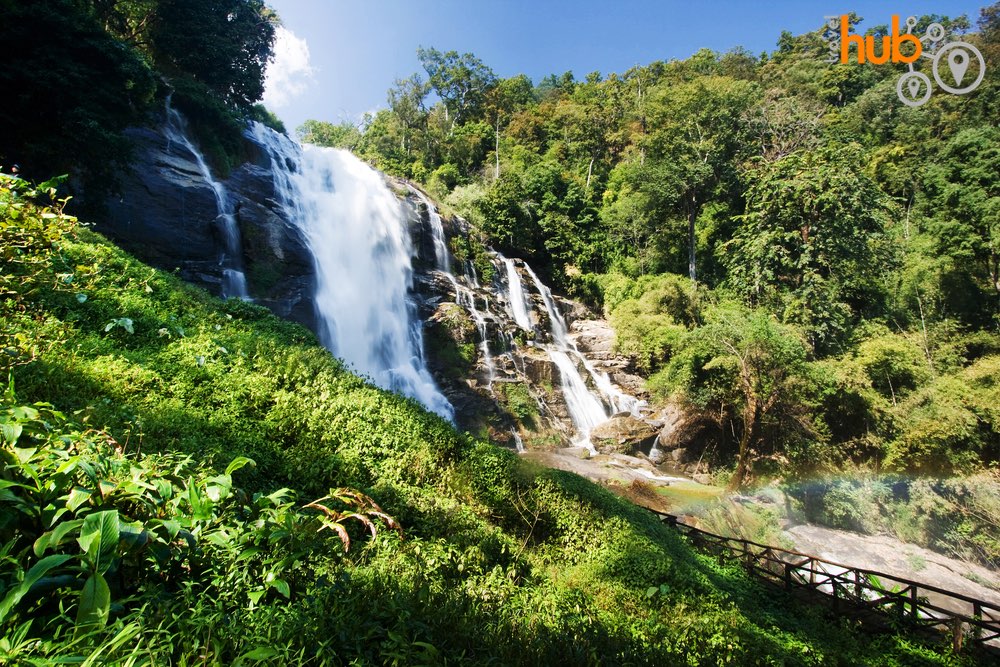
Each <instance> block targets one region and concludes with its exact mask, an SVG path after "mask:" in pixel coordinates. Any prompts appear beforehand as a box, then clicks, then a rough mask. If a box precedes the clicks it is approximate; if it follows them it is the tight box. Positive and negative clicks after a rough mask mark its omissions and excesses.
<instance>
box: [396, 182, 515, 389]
mask: <svg viewBox="0 0 1000 667" xmlns="http://www.w3.org/2000/svg"><path fill="white" fill-rule="evenodd" d="M410 191H411V192H413V194H414V195H416V197H417V198H418V199H419V200H420V201H421V202H422V203H423V204H424V206H425V207H427V218H428V220H429V222H430V228H431V239H432V240H433V242H434V259H435V262H436V264H437V268H438V271H441V272H442V273H443V274H444V275H445V276H446V277H447V278H448V282H450V283H451V286H452V288H453V289H454V290H455V303H457V304H458V305H459V306H461V307H462V308H465V309H466V310H467V311H468V312H469V316H470V317H472V322H473V323H474V324H475V325H476V333H478V334H479V352H480V353H481V354H482V355H483V364H484V365H485V366H486V375H487V387H488V388H489V390H490V391H493V380H495V379H496V364H495V363H494V362H493V354H492V353H491V352H490V341H489V336H488V334H487V329H486V318H485V317H484V316H483V314H482V313H481V312H479V309H478V308H477V307H476V293H475V292H474V291H473V290H472V289H470V288H469V287H465V286H463V285H460V284H459V282H458V279H457V278H456V277H455V274H454V273H452V270H451V256H450V255H449V254H448V243H447V237H446V236H445V233H444V224H443V223H442V221H441V215H440V214H439V213H438V211H437V208H436V207H435V206H434V203H433V202H432V201H431V200H430V199H428V198H427V196H426V195H424V193H423V192H421V191H420V190H417V189H416V188H413V187H411V188H410ZM470 264H471V263H470ZM465 268H466V273H465V280H466V282H467V283H468V284H469V285H470V286H471V287H478V286H479V284H478V281H477V280H476V278H475V275H476V274H475V269H473V271H472V273H471V274H470V273H469V270H468V265H465Z"/></svg>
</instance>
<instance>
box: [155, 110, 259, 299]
mask: <svg viewBox="0 0 1000 667" xmlns="http://www.w3.org/2000/svg"><path fill="white" fill-rule="evenodd" d="M172 97H173V93H172V92H171V93H168V94H167V101H166V114H167V124H166V126H165V127H164V132H165V134H166V136H167V142H168V143H167V148H168V150H169V148H170V142H174V141H176V142H177V143H178V144H180V145H181V146H183V147H184V148H186V149H187V150H188V151H189V152H190V153H191V154H192V155H193V156H194V159H195V162H196V163H197V165H198V169H199V171H201V175H202V177H203V178H204V179H205V182H206V183H208V184H209V186H211V188H212V192H214V193H215V206H216V210H217V211H218V218H217V220H218V221H219V223H220V227H221V228H222V240H223V243H224V244H225V250H224V252H223V253H222V256H221V257H220V258H219V265H220V266H222V296H223V298H230V297H232V298H237V299H246V298H248V297H249V294H248V293H247V279H246V275H245V274H244V273H243V251H242V243H241V241H240V229H239V227H238V226H237V224H236V216H235V215H234V214H233V209H232V206H230V204H229V196H228V195H227V193H226V188H225V187H224V186H223V185H222V183H220V182H218V181H217V180H215V179H214V178H212V170H211V169H209V168H208V163H206V162H205V156H204V155H202V154H201V151H199V150H198V149H197V148H196V147H195V145H194V142H192V141H191V140H190V139H189V138H188V134H187V122H186V121H185V120H184V117H183V116H182V115H181V114H180V112H179V111H177V110H176V109H174V107H173V105H172V104H171V98H172Z"/></svg>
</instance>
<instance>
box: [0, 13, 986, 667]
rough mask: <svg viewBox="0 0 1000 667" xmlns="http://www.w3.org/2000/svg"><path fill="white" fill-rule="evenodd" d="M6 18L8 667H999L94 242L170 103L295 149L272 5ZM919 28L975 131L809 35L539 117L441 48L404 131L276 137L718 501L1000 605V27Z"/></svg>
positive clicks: (712, 59)
mask: <svg viewBox="0 0 1000 667" xmlns="http://www.w3.org/2000/svg"><path fill="white" fill-rule="evenodd" d="M0 12H2V16H3V17H4V18H3V22H2V25H0V43H2V44H3V45H4V51H5V54H6V55H5V59H4V63H3V65H2V66H0V90H3V91H4V93H3V97H2V100H0V255H2V259H0V261H2V267H3V270H2V273H0V321H2V329H0V372H2V380H3V382H2V385H3V386H2V388H0V389H2V392H0V439H2V449H0V459H2V463H0V664H10V665H50V664H83V665H99V664H114V665H118V664H120V665H167V664H170V665H195V664H227V665H254V664H275V665H278V664H303V665H327V664H330V665H335V664H336V665H340V664H386V665H408V664H421V665H438V664H483V665H486V664H493V665H498V664H545V665H556V664H609V665H610V664H622V665H639V664H648V665H674V664H678V665H680V664H688V665H701V664H719V665H722V664H769V665H859V664H864V665H937V664H942V665H965V664H978V663H980V662H982V663H984V664H985V663H986V662H988V660H989V659H990V657H989V656H986V655H984V654H980V653H977V652H976V651H975V650H972V649H970V650H968V651H966V652H964V653H960V654H955V653H953V652H952V650H951V643H950V639H948V638H937V637H934V636H925V635H918V634H914V633H912V632H911V631H910V630H909V629H908V628H906V627H903V626H894V625H890V626H889V627H885V628H879V629H873V628H870V627H868V626H865V625H862V624H861V623H859V622H858V621H857V620H855V619H853V618H852V617H851V616H850V615H841V616H835V615H832V614H831V613H830V612H829V611H828V609H827V608H826V607H823V606H820V605H815V604H811V603H810V602H809V601H808V600H804V599H802V598H799V597H793V596H791V595H789V594H788V593H786V592H784V591H781V590H778V589H774V588H769V587H765V586H764V585H762V584H760V583H759V582H757V581H756V580H754V579H752V578H751V577H750V576H749V575H748V574H746V573H745V572H744V570H743V569H742V568H741V567H740V566H739V565H738V564H735V563H730V564H723V563H720V562H719V561H718V560H717V559H715V558H713V557H711V556H709V555H705V554H703V553H700V552H698V551H696V550H695V549H694V548H692V546H691V545H690V544H689V543H688V542H687V541H685V540H684V539H683V538H682V537H681V536H680V535H679V534H678V533H677V532H676V531H673V530H672V529H671V528H669V527H666V526H664V525H663V524H661V523H660V521H659V520H658V519H657V518H656V517H655V516H654V515H653V514H651V513H649V512H648V511H646V510H645V509H642V508H641V507H637V506H636V505H634V504H633V503H631V502H629V501H628V500H627V499H623V498H621V497H619V496H617V495H615V494H613V493H611V492H610V491H608V490H607V489H604V488H601V487H600V486H598V485H596V484H594V483H591V482H589V481H586V480H584V479H582V478H580V477H578V476H576V475H574V474H571V473H568V472H562V471H557V470H551V469H548V468H545V467H542V466H539V465H536V464H533V463H531V462H529V461H527V460H525V459H524V458H522V457H519V456H518V455H517V454H516V453H515V452H514V451H512V450H510V449H506V448H502V447H497V446H495V445H494V444H490V443H488V442H486V441H484V440H483V439H482V438H480V437H478V435H475V434H469V433H462V432H458V431H457V430H456V429H455V428H453V426H452V425H451V424H450V423H448V422H447V421H446V420H444V419H442V418H440V417H438V416H436V415H434V414H432V413H430V412H428V411H427V410H425V409H424V408H423V407H422V406H421V405H420V404H419V403H417V402H416V401H415V400H412V399H408V398H404V397H401V396H399V395H396V394H393V393H390V392H387V391H384V390H382V389H379V388H376V387H375V386H373V385H372V384H370V383H369V382H367V381H365V380H364V379H361V378H359V377H357V376H355V375H354V374H352V373H351V372H350V371H349V370H348V369H347V368H346V367H345V365H344V364H342V363H341V362H340V361H339V360H338V359H336V358H335V357H334V356H332V355H331V354H330V353H329V352H327V351H326V350H325V349H323V347H321V346H320V344H319V342H318V340H317V338H316V336H314V334H313V333H311V332H310V331H308V330H307V329H306V328H304V327H302V326H300V325H298V324H294V323H291V322H287V321H284V320H282V319H279V318H278V317H276V316H275V315H273V314H271V313H270V312H269V311H268V310H266V309H265V308H263V307H260V306H258V305H254V304H252V303H248V302H244V301H240V300H236V299H230V300H221V299H218V298H215V297H213V296H211V295H209V294H208V293H207V292H205V291H204V290H202V289H200V288H198V287H195V286H192V285H189V284H186V283H184V282H183V281H181V280H180V279H179V278H178V277H177V276H175V275H172V274H171V273H170V272H166V271H161V270H158V269H155V268H152V267H151V266H148V265H146V264H143V263H142V262H140V261H138V260H137V259H135V258H134V257H132V256H130V255H129V254H128V253H126V252H124V251H123V250H121V249H120V248H118V247H116V246H115V245H114V244H113V243H111V242H110V241H108V240H107V239H106V238H104V237H102V236H101V235H99V234H97V233H95V232H94V231H93V230H91V229H89V227H90V224H89V223H90V222H91V221H95V220H100V218H101V216H102V213H103V211H102V202H103V201H105V199H106V198H107V197H108V196H109V195H113V194H114V193H115V192H116V187H117V183H116V180H117V177H116V174H119V173H121V172H122V171H124V170H127V169H128V165H129V163H130V159H131V157H132V154H131V147H130V144H129V141H128V139H127V138H126V136H125V134H124V130H125V129H126V128H129V127H135V126H142V125H144V124H147V123H149V122H151V121H150V119H151V118H152V116H153V114H154V113H156V112H157V111H158V110H159V109H161V108H162V105H163V100H164V98H165V96H166V95H167V93H168V91H170V92H171V93H172V95H173V100H174V103H175V105H176V107H177V108H178V109H179V110H180V111H182V112H183V113H184V114H185V115H186V116H187V118H188V119H189V120H190V124H191V128H192V131H193V133H194V135H195V138H196V140H197V142H198V144H199V145H200V146H201V149H202V150H203V151H204V153H205V155H206V157H207V158H208V161H209V163H210V164H211V167H212V169H213V170H214V171H215V172H217V173H220V174H225V173H227V172H228V171H229V170H230V169H232V168H234V167H235V166H236V165H238V164H240V162H242V161H243V160H244V159H245V158H246V156H245V155H244V154H243V151H244V144H243V142H242V140H241V133H242V132H243V128H244V127H245V124H246V122H247V121H249V120H256V121H259V122H262V123H265V124H266V125H268V126H270V127H272V128H275V129H276V130H278V131H281V132H286V130H285V128H284V127H283V126H282V125H281V122H280V120H278V118H277V117H276V116H274V115H273V114H272V113H271V112H269V111H268V110H267V109H266V108H264V107H263V106H262V105H260V104H259V101H260V99H261V97H262V94H263V87H264V77H265V73H266V68H267V65H268V63H269V61H270V60H271V59H272V56H273V53H272V51H273V46H274V36H275V30H276V27H277V26H278V25H280V18H279V17H278V16H277V14H276V13H275V12H274V11H273V10H271V9H270V8H268V7H267V6H266V5H265V4H264V2H263V1H262V0H209V1H205V0H47V1H46V2H15V1H14V0H0ZM852 19H853V20H854V21H855V23H858V22H859V21H860V17H856V16H853V15H852ZM933 22H938V23H941V24H942V25H943V26H945V27H946V28H947V29H948V30H949V31H952V32H954V33H956V34H960V35H963V37H962V38H963V40H965V41H967V42H969V43H971V44H974V45H976V46H977V48H978V49H979V50H980V51H981V53H982V54H983V56H984V58H985V61H986V62H987V63H988V64H989V65H990V66H989V67H987V68H985V76H984V80H983V81H982V84H981V85H980V86H979V87H978V88H977V90H976V91H975V92H974V93H972V94H968V95H946V94H936V95H934V96H933V97H932V98H931V99H930V101H929V102H928V103H927V104H925V105H924V106H921V107H917V108H912V107H909V106H906V105H903V104H901V103H900V102H899V99H898V98H897V91H896V80H897V78H898V76H899V75H900V73H901V72H903V71H905V65H895V64H885V65H879V66H874V65H871V64H858V63H856V62H852V63H847V64H840V63H829V62H826V59H825V58H826V55H827V52H828V45H827V43H826V41H824V39H823V37H822V35H821V34H820V32H819V31H818V30H817V32H814V33H809V34H804V35H793V34H790V33H788V32H782V33H780V35H776V38H777V43H776V47H775V49H774V50H773V51H771V52H768V53H762V54H753V53H750V52H747V51H746V50H743V49H740V48H735V49H733V50H731V51H729V52H726V53H716V52H712V51H708V50H702V51H699V52H697V53H695V54H693V55H691V56H690V57H689V58H687V59H685V60H672V61H669V62H653V63H650V64H648V65H643V66H637V67H635V68H633V69H630V70H628V71H626V72H621V73H613V74H607V75H604V74H602V73H599V72H593V73H590V74H587V75H585V76H584V77H583V78H582V79H578V78H577V77H576V76H575V75H574V74H573V73H571V72H566V73H564V74H553V75H551V76H548V77H545V78H544V79H542V80H541V81H538V82H533V81H531V80H530V79H528V78H527V77H525V76H513V77H510V78H502V77H499V76H497V75H496V74H495V73H494V72H493V71H492V70H491V69H490V67H489V65H488V64H487V63H484V62H482V61H481V60H480V59H478V58H477V57H476V56H475V55H473V54H468V53H466V54H459V53H457V52H454V51H440V50H437V49H435V48H431V47H428V48H425V49H421V50H420V51H419V53H418V57H419V60H420V62H421V64H422V66H423V70H424V71H423V72H420V73H417V74H414V75H413V76H412V77H410V78H407V79H405V80H399V81H396V82H395V83H393V85H392V87H391V88H390V89H389V91H388V97H387V106H386V108H384V109H382V110H380V111H378V112H377V113H374V114H372V115H369V116H366V117H365V118H364V120H363V122H361V123H360V124H350V123H340V124H338V123H331V122H327V121H325V120H322V119H316V120H310V121H308V122H306V123H305V124H304V125H303V126H302V127H300V128H297V129H296V130H294V132H292V134H294V135H296V136H297V137H298V138H299V139H300V140H301V141H302V142H306V143H311V144H316V145H320V146H329V147H338V148H346V149H349V150H350V151H352V152H353V153H355V154H356V155H357V156H359V157H361V158H362V159H364V160H366V161H367V162H369V163H370V164H371V165H373V166H374V167H376V168H377V169H379V170H381V171H383V172H385V173H387V174H390V175H393V176H397V177H401V178H405V179H408V180H410V181H413V182H416V183H420V184H422V185H423V186H424V187H425V189H426V190H427V192H429V193H430V194H431V195H432V196H433V197H434V198H435V199H436V200H438V201H439V202H441V204H442V207H443V208H444V209H445V210H446V211H447V212H449V213H452V214H455V215H458V216H461V217H462V218H464V219H465V220H467V221H468V222H469V223H470V225H471V226H472V229H473V230H474V234H475V237H476V239H477V241H478V242H479V243H481V245H482V246H483V247H485V246H487V245H488V246H491V247H494V248H497V249H498V250H502V251H503V252H504V253H505V254H506V255H508V256H510V257H516V258H519V259H524V260H526V261H529V262H531V265H532V266H534V267H535V268H536V269H537V270H538V272H539V273H540V274H541V275H542V276H543V277H544V278H545V279H546V281H547V282H548V283H549V284H551V285H553V287H554V288H555V289H556V291H557V292H560V293H561V294H564V295H567V296H569V297H571V298H573V299H576V300H578V301H580V302H582V303H584V304H586V305H587V306H589V307H590V308H591V309H592V310H593V311H594V312H595V313H597V314H601V315H603V316H605V317H606V318H607V319H608V320H609V322H610V323H611V324H612V325H613V327H614V330H615V334H616V340H615V345H616V349H617V351H618V352H619V353H621V354H623V355H626V356H628V357H629V358H630V359H632V361H633V363H634V365H635V367H636V368H637V369H638V371H640V372H641V374H642V375H643V377H645V378H646V380H647V388H648V390H649V392H650V394H651V396H652V400H653V402H654V403H659V404H667V403H671V404H675V405H681V406H684V408H685V409H686V410H688V411H690V412H691V413H693V414H697V415H699V416H700V419H701V424H702V427H703V428H702V431H701V433H702V435H701V437H702V438H704V439H705V442H706V443H708V444H706V447H708V446H710V447H711V448H712V450H713V451H714V452H715V456H716V459H715V460H716V461H717V465H716V466H715V468H714V469H713V471H712V474H713V477H714V480H715V481H716V483H717V484H718V485H719V486H723V487H727V488H728V489H729V490H730V491H732V492H740V491H746V490H748V489H754V488H756V487H760V486H763V485H768V484H770V485H776V486H778V487H780V488H782V489H784V492H785V493H786V494H787V495H788V498H789V499H790V502H792V501H793V502H795V503H796V511H797V512H799V513H801V514H802V515H803V516H804V517H806V518H808V519H809V520H811V521H815V522H817V523H821V524H825V525H828V526H832V527H838V528H845V529H850V530H856V531H861V532H868V533H876V532H885V533H889V534H893V535H896V536H898V537H900V538H902V539H904V540H906V541H909V542H913V543H915V544H921V545H924V546H928V547H931V548H933V549H935V550H938V551H941V552H944V553H947V554H949V555H951V556H954V557H957V558H963V559H966V560H968V561H970V562H975V563H979V564H984V565H986V566H989V567H992V568H993V569H997V568H998V567H1000V473H998V468H997V465H998V461H1000V126H998V120H1000V114H998V113H997V111H996V110H997V108H1000V4H998V3H994V4H992V5H990V6H987V7H985V8H983V9H982V10H981V13H980V15H979V16H973V17H946V16H923V17H919V19H918V25H917V30H921V31H922V30H923V29H924V28H925V27H926V26H927V25H929V24H930V23H933ZM819 27H820V26H817V28H819ZM864 29H865V30H869V33H870V34H873V35H882V34H885V33H886V31H887V30H888V28H887V27H886V26H876V27H874V28H870V29H868V28H867V27H865V28H864ZM15 164H16V165H17V172H16V174H15V173H14V172H13V171H12V166H13V165H15Z"/></svg>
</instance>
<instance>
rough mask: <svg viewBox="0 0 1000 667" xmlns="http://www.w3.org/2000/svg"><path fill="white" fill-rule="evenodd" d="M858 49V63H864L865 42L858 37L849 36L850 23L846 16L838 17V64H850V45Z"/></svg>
mask: <svg viewBox="0 0 1000 667" xmlns="http://www.w3.org/2000/svg"><path fill="white" fill-rule="evenodd" d="M852 43H853V44H855V45H857V47H858V62H859V63H863V62H864V61H865V40H864V39H862V38H861V36H860V35H852V34H851V21H850V18H849V17H848V16H847V14H843V15H842V16H841V17H840V62H842V63H846V62H850V55H851V44H852Z"/></svg>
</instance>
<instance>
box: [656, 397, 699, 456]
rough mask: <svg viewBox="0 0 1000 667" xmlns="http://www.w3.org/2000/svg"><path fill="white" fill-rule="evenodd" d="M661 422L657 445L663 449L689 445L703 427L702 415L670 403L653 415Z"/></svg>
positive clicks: (669, 449) (668, 449) (667, 449)
mask: <svg viewBox="0 0 1000 667" xmlns="http://www.w3.org/2000/svg"><path fill="white" fill-rule="evenodd" d="M653 419H654V420H656V421H658V422H662V423H663V426H662V427H661V428H660V442H659V447H660V449H662V450H663V451H671V450H674V449H679V448H686V447H690V446H691V445H693V444H694V440H695V439H696V438H697V437H698V436H699V435H700V434H701V432H702V430H703V429H704V428H705V426H706V425H707V424H706V421H705V418H704V416H702V415H700V414H698V413H696V412H693V411H688V410H685V409H684V408H683V407H682V406H679V405H677V404H674V403H671V404H670V405H668V406H667V407H665V408H663V409H662V410H661V411H660V412H658V413H657V414H656V415H654V417H653Z"/></svg>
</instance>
